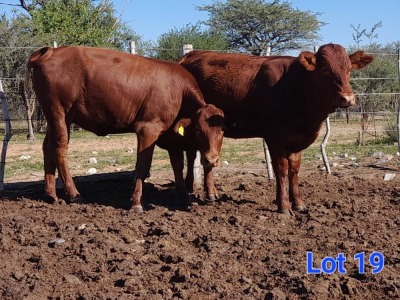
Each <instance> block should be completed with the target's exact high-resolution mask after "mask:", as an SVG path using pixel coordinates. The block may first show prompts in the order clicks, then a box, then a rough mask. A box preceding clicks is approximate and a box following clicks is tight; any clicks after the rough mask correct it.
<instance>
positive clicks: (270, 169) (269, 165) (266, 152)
mask: <svg viewBox="0 0 400 300" xmlns="http://www.w3.org/2000/svg"><path fill="white" fill-rule="evenodd" d="M270 55H271V47H267V52H266V53H265V56H270ZM263 147H264V156H265V163H266V165H267V172H268V179H274V169H273V167H272V160H271V154H270V153H269V150H268V145H267V142H266V141H265V140H264V139H263Z"/></svg>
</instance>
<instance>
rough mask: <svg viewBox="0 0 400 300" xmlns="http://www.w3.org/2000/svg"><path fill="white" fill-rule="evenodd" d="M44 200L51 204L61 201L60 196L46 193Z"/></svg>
mask: <svg viewBox="0 0 400 300" xmlns="http://www.w3.org/2000/svg"><path fill="white" fill-rule="evenodd" d="M43 201H44V202H46V203H49V204H55V203H57V202H59V199H58V197H54V196H50V195H45V196H44V198H43Z"/></svg>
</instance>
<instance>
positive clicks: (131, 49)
mask: <svg viewBox="0 0 400 300" xmlns="http://www.w3.org/2000/svg"><path fill="white" fill-rule="evenodd" d="M129 52H130V53H131V54H136V43H135V41H130V42H129Z"/></svg>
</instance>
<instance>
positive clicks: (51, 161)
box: [42, 126, 58, 202]
mask: <svg viewBox="0 0 400 300" xmlns="http://www.w3.org/2000/svg"><path fill="white" fill-rule="evenodd" d="M51 139H52V134H51V132H50V127H49V126H48V127H47V131H46V136H45V138H44V141H43V146H42V151H43V160H44V181H45V197H46V198H48V199H49V200H50V201H51V202H56V201H58V197H57V193H56V168H57V157H56V149H55V147H54V144H55V143H54V141H51Z"/></svg>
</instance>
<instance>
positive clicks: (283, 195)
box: [270, 149, 293, 215]
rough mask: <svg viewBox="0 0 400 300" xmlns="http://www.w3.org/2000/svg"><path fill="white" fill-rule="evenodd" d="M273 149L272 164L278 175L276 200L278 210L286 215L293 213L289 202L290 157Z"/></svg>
mask: <svg viewBox="0 0 400 300" xmlns="http://www.w3.org/2000/svg"><path fill="white" fill-rule="evenodd" d="M270 151H271V158H272V166H273V168H274V172H275V176H276V202H277V204H278V212H280V213H283V214H285V215H293V211H292V208H291V205H290V202H289V196H288V189H287V179H288V159H287V158H286V156H285V155H283V154H281V153H276V152H275V151H273V149H270Z"/></svg>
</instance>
